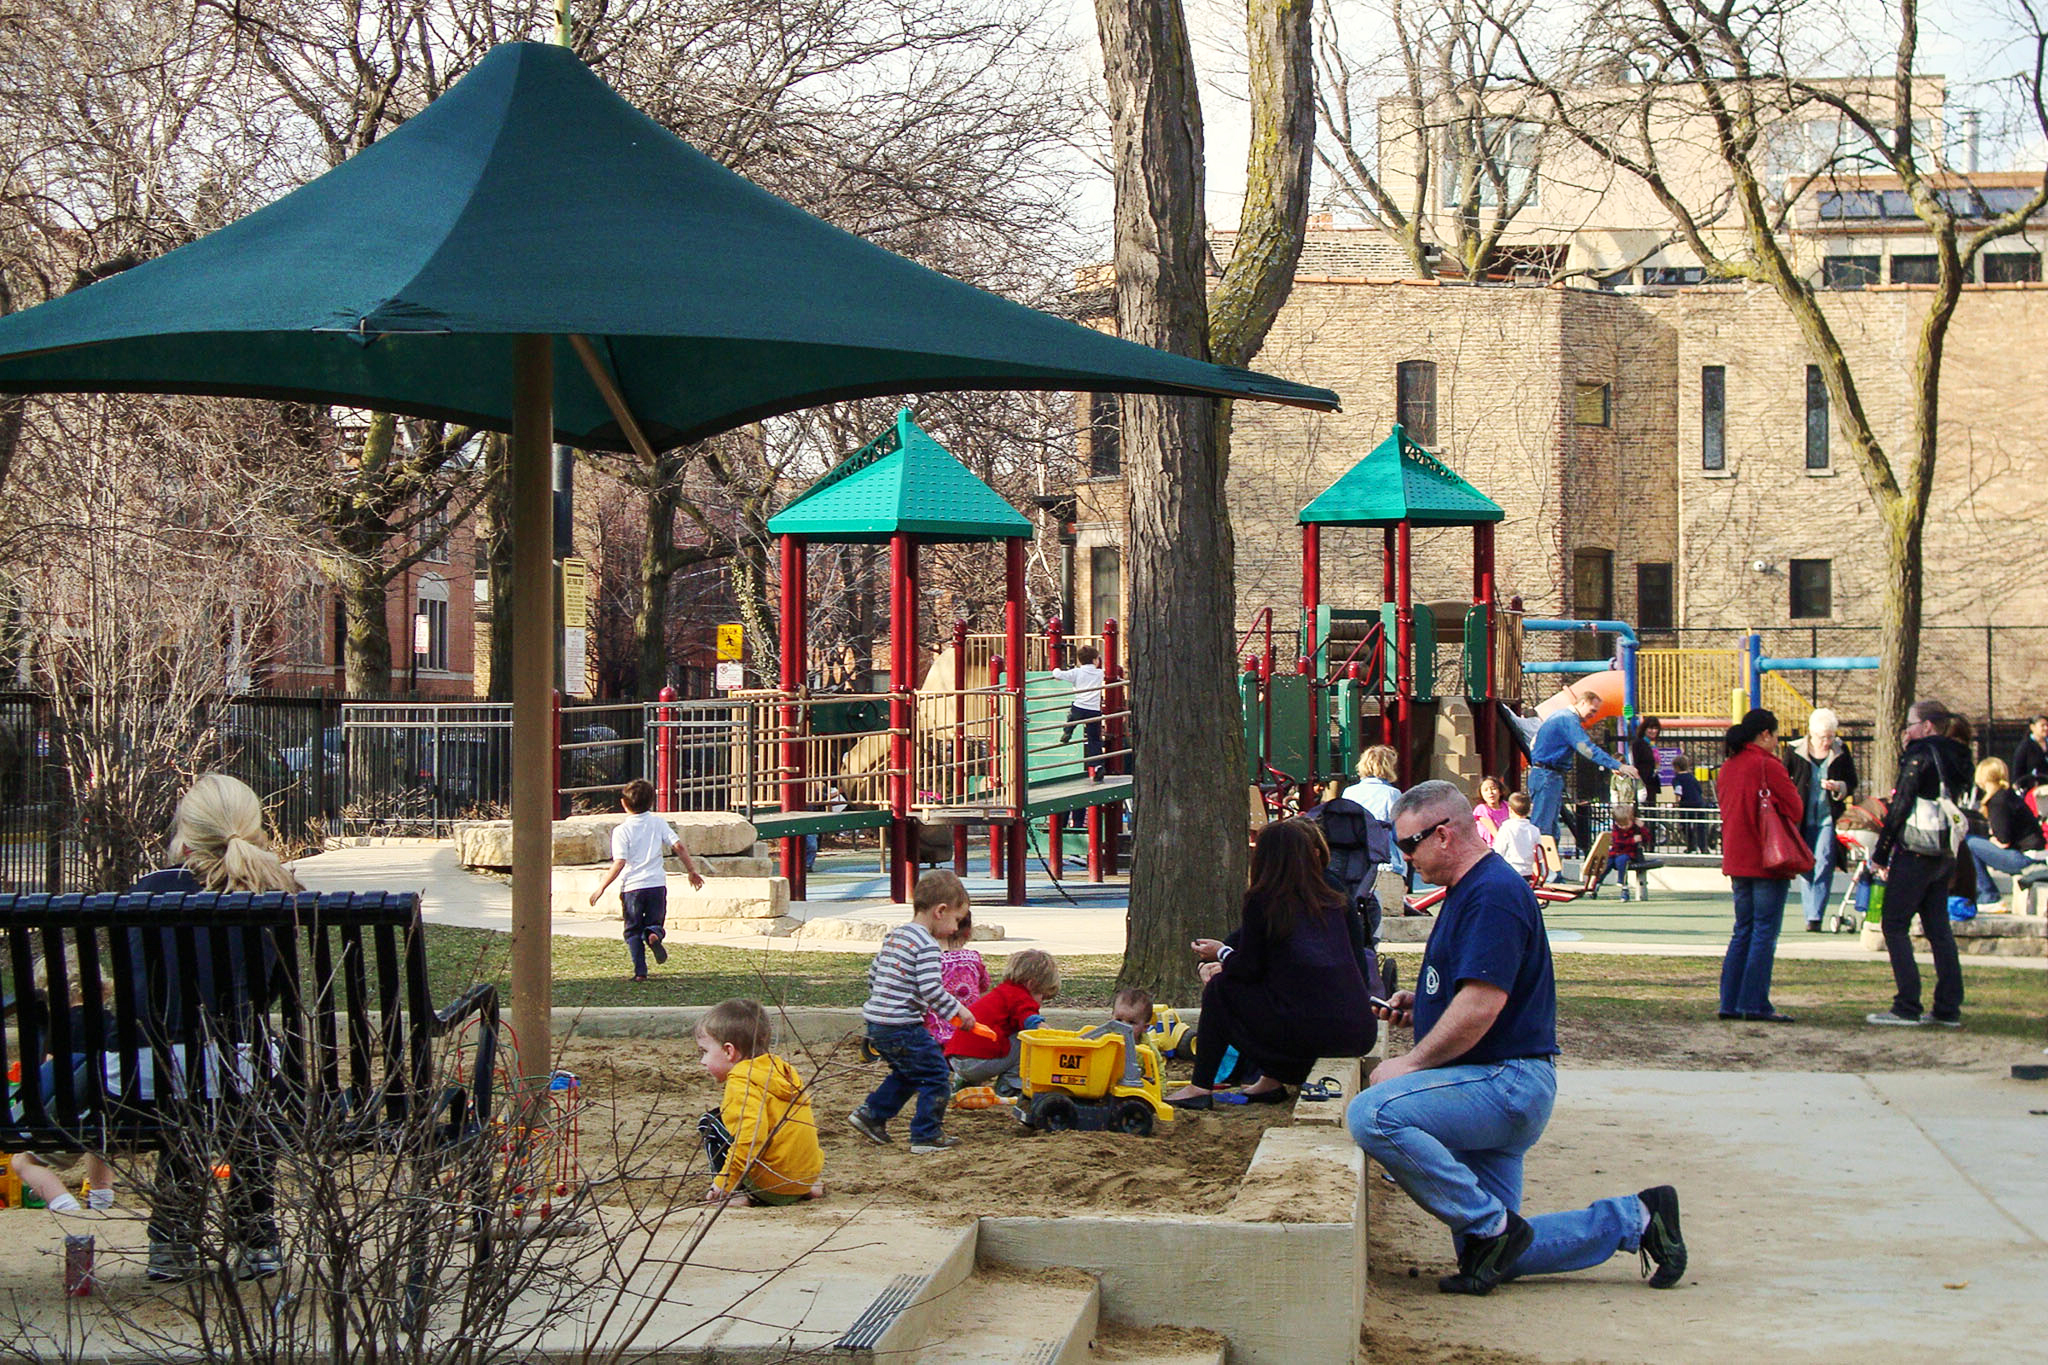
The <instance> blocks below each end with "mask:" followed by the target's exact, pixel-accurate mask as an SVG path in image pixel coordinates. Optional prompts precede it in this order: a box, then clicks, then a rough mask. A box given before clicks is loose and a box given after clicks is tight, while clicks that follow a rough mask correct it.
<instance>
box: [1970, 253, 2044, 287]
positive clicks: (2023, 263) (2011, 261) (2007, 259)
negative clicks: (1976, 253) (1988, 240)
mask: <svg viewBox="0 0 2048 1365" xmlns="http://www.w3.org/2000/svg"><path fill="white" fill-rule="evenodd" d="M2040 282H2041V253H2040V252H2038V251H1995V252H1989V253H1987V254H1986V255H1985V257H1984V283H1986V284H2039V283H2040Z"/></svg>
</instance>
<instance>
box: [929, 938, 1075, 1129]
mask: <svg viewBox="0 0 2048 1365" xmlns="http://www.w3.org/2000/svg"><path fill="white" fill-rule="evenodd" d="M1059 993H1060V966H1059V963H1057V962H1055V961H1053V958H1052V954H1051V953H1047V952H1043V951H1041V950H1040V949H1037V948H1026V949H1025V950H1024V951H1023V952H1021V953H1012V954H1011V955H1010V961H1009V963H1008V964H1007V965H1006V966H1005V967H1004V969H1003V980H1002V984H1001V985H999V986H997V987H996V988H995V989H994V990H992V991H990V992H989V993H988V994H987V995H984V996H982V997H981V998H980V999H978V1000H976V1001H975V1002H974V1003H973V1004H971V1005H969V1006H968V1009H970V1010H971V1011H973V1013H974V1018H975V1020H976V1022H978V1023H982V1024H986V1025H987V1026H988V1027H989V1028H990V1029H992V1030H994V1037H992V1038H984V1037H982V1036H981V1035H980V1034H978V1033H971V1032H968V1031H967V1030H965V1029H963V1030H961V1031H959V1032H957V1033H955V1034H954V1035H953V1036H952V1037H951V1038H949V1039H948V1040H947V1041H946V1061H947V1062H948V1064H950V1065H951V1066H952V1068H953V1084H954V1086H955V1087H956V1088H957V1087H959V1086H968V1085H987V1084H989V1083H990V1082H994V1083H995V1085H996V1088H997V1090H998V1091H1007V1092H1008V1093H1010V1094H1016V1093H1018V1092H1019V1091H1021V1090H1023V1088H1024V1079H1023V1077H1022V1076H1021V1075H1019V1074H1018V1071H1017V1059H1018V1057H1019V1055H1020V1054H1021V1053H1022V1052H1023V1045H1022V1044H1021V1043H1020V1042H1018V1040H1017V1035H1018V1034H1019V1033H1020V1032H1022V1031H1023V1030H1025V1029H1027V1028H1037V1027H1038V1026H1039V1025H1041V1024H1043V1023H1044V1022H1045V1020H1044V1019H1043V1018H1041V1017H1040V1015H1039V1010H1040V1009H1041V1008H1042V1007H1043V1006H1044V1004H1045V1002H1046V1001H1048V1000H1050V999H1052V998H1053V997H1054V996H1056V995H1058V994H1059Z"/></svg>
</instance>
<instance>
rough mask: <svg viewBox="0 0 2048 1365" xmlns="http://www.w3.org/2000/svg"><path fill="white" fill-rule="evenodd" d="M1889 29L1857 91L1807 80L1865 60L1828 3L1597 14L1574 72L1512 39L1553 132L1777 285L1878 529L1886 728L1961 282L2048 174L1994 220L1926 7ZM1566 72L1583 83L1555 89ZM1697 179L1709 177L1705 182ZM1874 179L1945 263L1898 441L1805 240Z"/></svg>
mask: <svg viewBox="0 0 2048 1365" xmlns="http://www.w3.org/2000/svg"><path fill="white" fill-rule="evenodd" d="M2015 14H2016V18H2017V20H2018V22H2019V24H2020V26H2021V32H2022V35H2023V36H2022V38H2021V42H2020V46H2021V48H2022V50H2023V52H2024V58H2023V65H2022V67H2021V69H2020V70H2019V71H2018V72H2017V73H2016V74H2014V75H2013V76H2011V77H2010V79H2009V81H2008V82H2007V85H2008V92H2009V94H2010V95H2011V97H2012V102H2013V104H2014V105H2015V107H2016V108H2017V109H2018V110H2020V111H2021V115H2020V116H2021V118H2022V119H2023V120H2024V127H2025V133H2024V135H2023V136H2025V137H2026V138H2027V139H2028V140H2031V139H2035V138H2039V137H2042V136H2048V104H2044V100H2043V89H2042V77H2043V72H2044V63H2048V22H2044V19H2043V16H2042V13H2041V11H2040V10H2039V9H2038V7H2037V5H2036V3H2035V0H2016V9H2015ZM1886 15H1887V19H1886V25H1885V28H1886V30H1887V32H1886V35H1885V36H1886V38H1888V40H1889V41H1890V42H1891V44H1892V46H1891V51H1890V61H1889V65H1890V70H1889V72H1887V73H1886V74H1882V75H1875V76H1871V77H1868V78H1854V79H1846V80H1845V79H1836V80H1823V79H1819V78H1816V77H1812V76H1809V75H1806V74H1804V73H1806V72H1811V71H1814V70H1816V69H1819V68H1820V64H1821V63H1822V62H1823V61H1832V62H1833V63H1835V64H1836V65H1837V66H1839V65H1841V64H1843V63H1844V62H1845V61H1854V62H1857V63H1858V67H1859V68H1861V66H1862V65H1863V64H1864V62H1866V61H1868V60H1869V59H1868V58H1866V57H1865V56H1864V55H1863V54H1862V53H1861V52H1860V51H1859V49H1858V48H1857V47H1856V46H1855V45H1854V44H1853V43H1850V44H1848V45H1847V46H1846V47H1845V46H1843V45H1842V39H1841V31H1840V27H1839V24H1840V16H1839V15H1838V13H1837V12H1836V11H1834V10H1833V9H1831V8H1828V7H1826V6H1824V5H1823V4H1821V3H1819V0H1738V2H1737V3H1730V4H1726V5H1721V6H1710V5H1704V4H1692V3H1687V4H1673V3H1669V0H1626V2H1625V3H1620V4H1615V5H1608V6H1604V7H1602V8H1601V9H1600V10H1599V11H1597V12H1596V13H1595V14H1594V15H1593V16H1592V17H1591V19H1590V20H1589V22H1588V24H1587V26H1586V28H1585V29H1584V32H1583V37H1582V38H1580V39H1579V40H1576V41H1575V42H1574V44H1573V45H1572V46H1571V47H1570V48H1569V49H1568V52H1567V56H1568V57H1569V61H1564V62H1561V61H1559V60H1558V58H1557V55H1556V54H1554V53H1546V52H1544V51H1543V50H1542V49H1541V47H1540V45H1539V41H1538V38H1537V36H1536V32H1535V31H1533V30H1532V29H1530V28H1528V27H1524V28H1519V29H1515V30H1509V31H1508V36H1509V40H1510V44H1511V46H1512V50H1513V52H1514V56H1515V59H1516V62H1517V65H1518V67H1519V70H1518V73H1517V74H1518V77H1519V79H1520V80H1521V81H1522V83H1523V84H1525V85H1526V86H1527V88H1528V89H1529V90H1531V91H1532V92H1533V93H1534V94H1536V95H1537V96H1539V97H1540V98H1541V100H1542V102H1543V108H1544V110H1545V115H1546V118H1547V119H1548V121H1549V122H1551V123H1552V124H1553V125H1554V126H1555V127H1557V128H1559V129H1560V130H1562V131H1563V132H1564V133H1565V134H1567V135H1568V136H1570V137H1571V138H1572V139H1573V140H1574V141H1575V142H1576V143H1577V144H1578V145H1579V146H1581V147H1583V148H1585V149H1586V150H1587V151H1589V152H1591V153H1592V154H1593V155H1594V156H1596V157H1598V158H1599V159H1600V160H1601V161H1603V162H1605V163H1607V164H1609V165H1611V166H1614V167H1616V168H1617V169H1619V170H1622V171H1625V172H1627V173H1628V174H1629V175H1630V176H1632V177H1634V179H1635V180H1637V181H1638V182H1640V183H1641V184H1642V185H1644V186H1645V187H1647V189H1648V190H1649V192H1650V194H1651V195H1652V196H1653V197H1654V198H1655V200H1656V202H1657V203H1658V204H1659V205H1660V206H1661V207H1662V208H1663V210H1664V211H1665V212H1666V213H1667V214H1668V215H1669V217H1670V220H1671V223H1672V225H1673V230H1674V231H1675V232H1676V233H1677V235H1678V236H1679V238H1680V239H1681V240H1682V241H1683V242H1684V243H1685V244H1686V245H1687V246H1688V247H1689V248H1690V249H1691V250H1692V252H1693V253H1694V255H1695V256H1697V258H1698V259H1699V261H1700V262H1701V264H1702V265H1704V266H1705V267H1706V270H1707V273H1708V274H1709V276H1711V277H1713V278H1718V279H1726V280H1751V281H1754V282H1756V283H1757V284H1759V285H1762V286H1764V287H1765V288H1768V289H1769V290H1770V291H1771V292H1772V293H1774V294H1775V295H1776V296H1777V297H1778V299H1779V300H1780V301H1781V302H1782V303H1783V304H1784V306H1785V309H1786V311H1787V313H1788V314H1789V315H1790V317H1791V318H1792V320H1793V322H1794V323H1795V324H1796V325H1797V327H1798V329H1799V332H1800V335H1801V337H1802V338H1803V339H1804V341H1805V343H1806V350H1807V354H1808V357H1809V359H1810V360H1811V361H1812V363H1813V364H1814V366H1815V367H1816V368H1818V370H1819V371H1820V375H1821V378H1822V381H1823V383H1824V384H1825V385H1826V387H1827V392H1828V398H1829V403H1830V407H1831V408H1832V411H1833V415H1834V420H1835V423H1836V425H1837V427H1838V428H1839V429H1840V431H1841V433H1842V435H1843V437H1844V438H1845V439H1846V440H1847V442H1848V444H1849V447H1850V449H1851V450H1852V451H1853V452H1854V454H1855V457H1856V463H1857V467H1858V469H1859V470H1860V471H1861V473H1862V475H1863V480H1864V484H1865V486H1866V488H1867V489H1868V490H1869V493H1870V498H1871V502H1872V504H1873V505H1874V506H1875V507H1876V509H1877V512H1878V514H1879V517H1880V519H1881V521H1882V524H1883V528H1884V529H1883V545H1884V555H1885V566H1886V571H1885V589H1884V594H1883V599H1882V602H1881V604H1880V609H1879V619H1880V624H1881V634H1882V637H1883V647H1882V652H1881V654H1880V661H1881V662H1880V667H1879V672H1878V698H1877V718H1878V723H1879V726H1880V729H1883V728H1884V727H1886V726H1888V725H1891V724H1894V723H1896V722H1899V721H1901V720H1903V718H1904V715H1905V710H1906V706H1907V705H1908V703H1910V702H1911V701H1912V700H1913V695H1914V692H1915V689H1916V686H1917V682H1918V671H1919V649H1920V629H1921V616H1922V609H1923V604H1924V596H1925V582H1924V578H1923V569H1922V557H1921V551H1922V542H1923V538H1924V535H1925V531H1926V522H1927V510H1928V505H1929V499H1930V495H1931V494H1932V492H1933V488H1934V481H1935V472H1936V465H1937V456H1938V454H1939V441H1938V435H1939V429H1940V415H1941V403H1940V399H1941V367H1942V355H1943V349H1944V346H1945V344H1946V342H1947V339H1948V334H1949V328H1950V324H1951V322H1952V321H1953V319H1954V317H1955V311H1956V308H1957V305H1958V303H1959V302H1960V300H1961V297H1962V286H1963V284H1964V283H1965V282H1966V281H1967V280H1970V279H1973V278H1974V277H1975V270H1976V264H1977V258H1978V257H1979V256H1980V255H1982V254H1983V252H1984V250H1985V248H1986V247H1988V246H1990V245H1991V244H1992V243H1993V242H1996V241H1999V240H2001V239H2004V238H2007V237H2011V236H2014V235H2016V234H2018V233H2020V232H2022V231H2024V230H2025V229H2026V226H2027V224H2028V221H2029V220H2030V219H2032V218H2034V217H2035V216H2036V215H2037V214H2039V213H2040V212H2041V210H2042V208H2043V206H2044V205H2048V167H2044V168H2043V170H2042V174H2041V180H2040V183H2039V184H2038V185H2036V186H2034V187H2033V188H2032V189H2031V190H2030V191H2028V192H2026V193H2025V194H2024V195H2023V196H2022V197H2020V198H2019V199H2018V201H2017V202H2012V203H2004V204H2000V205H1998V206H1996V207H1993V206H1992V205H1991V204H1990V203H1988V202H1987V200H1986V199H1985V198H1984V196H1982V195H1981V194H1980V193H1979V192H1978V191H1977V189H1976V188H1975V187H1974V186H1972V185H1971V183H1970V180H1969V176H1968V173H1967V168H1966V167H1965V166H1962V165H1959V164H1957V161H1956V160H1953V159H1952V158H1951V157H1950V155H1949V148H1950V147H1951V146H1952V145H1953V144H1950V143H1946V142H1944V140H1943V138H1942V134H1941V131H1940V127H1939V125H1938V124H1937V123H1936V122H1935V121H1934V116H1935V115H1937V114H1938V112H1939V111H1938V109H1930V108H1929V107H1928V106H1929V103H1930V102H1931V100H1932V99H1933V96H1934V90H1933V87H1932V81H1931V80H1930V78H1929V77H1928V76H1927V74H1926V73H1925V72H1924V71H1923V69H1922V62H1921V51H1920V40H1921V32H1922V18H1921V14H1920V8H1919V5H1918V3H1917V0H1897V3H1896V4H1894V5H1892V6H1890V7H1889V8H1888V10H1887V11H1886ZM1869 64H1870V65H1876V62H1874V61H1870V62H1869ZM1558 70H1564V71H1567V72H1569V73H1571V74H1570V75H1568V76H1564V77H1560V76H1556V75H1553V74H1550V73H1552V72H1556V71H1558ZM1623 78H1625V79H1623ZM1701 163H1704V164H1705V165H1707V166H1710V167H1711V168H1712V170H1713V171H1714V172H1715V173H1713V174H1707V175H1702V174H1700V173H1699V169H1700V165H1701ZM1872 173H1875V174H1882V175H1888V176H1891V177H1895V178H1896V181H1897V184H1898V185H1899V187H1900V189H1901V190H1902V192H1903V193H1904V195H1905V196H1906V198H1907V201H1908V202H1909V203H1910V205H1911V207H1912V212H1913V216H1914V217H1915V218H1916V219H1917V220H1918V222H1919V227H1920V230H1921V231H1923V232H1924V233H1925V234H1926V236H1927V239H1928V240H1929V242H1930V243H1931V248H1932V252H1933V255H1934V257H1935V262H1936V276H1935V281H1934V288H1933V290H1932V292H1931V293H1930V294H1929V295H1928V297H1927V298H1926V301H1925V305H1924V307H1923V308H1922V309H1921V310H1920V312H1919V315H1918V317H1917V319H1916V321H1915V328H1916V332H1917V336H1916V340H1915V347H1914V352H1913V356H1912V358H1911V360H1910V361H1909V362H1908V365H1909V373H1910V378H1909V380H1908V383H1907V386H1906V387H1907V391H1908V403H1907V407H1908V420H1907V422H1906V431H1905V433H1904V435H1903V437H1902V439H1898V440H1896V441H1894V440H1890V439H1888V438H1887V436H1886V435H1885V434H1884V433H1882V432H1881V431H1880V429H1879V425H1878V423H1877V422H1876V421H1875V420H1874V419H1873V418H1872V416H1871V414H1870V412H1869V411H1868V409H1867V408H1866V407H1865V404H1864V398H1863V386H1864V384H1866V383H1868V382H1869V379H1870V378H1871V377H1870V376H1868V375H1859V374H1858V373H1857V371H1856V370H1855V369H1854V367H1853V366H1852V364H1851V362H1850V359H1849V357H1848V356H1847V354H1846V353H1845V351H1844V349H1843V346H1842V343H1841V341H1840V339H1839V337H1838V335H1837V331H1836V326H1835V320H1834V319H1833V318H1832V317H1831V315H1830V313H1831V310H1830V308H1829V306H1828V304H1827V302H1826V299H1827V295H1826V293H1825V291H1824V290H1823V289H1822V288H1820V287H1818V284H1817V281H1816V279H1815V271H1814V268H1813V264H1812V262H1810V261H1809V260H1807V259H1806V258H1805V257H1804V256H1803V255H1802V253H1801V251H1800V245H1799V242H1798V240H1797V229H1798V227H1799V225H1800V224H1799V220H1798V218H1797V217H1796V214H1797V213H1798V212H1799V211H1800V210H1801V209H1802V207H1804V206H1805V205H1806V204H1807V203H1809V202H1810V196H1809V192H1810V191H1814V190H1815V189H1816V188H1817V187H1821V186H1825V185H1828V184H1833V183H1836V182H1837V181H1838V180H1840V179H1842V178H1847V179H1849V180H1850V181H1851V183H1860V182H1859V181H1858V177H1860V176H1862V175H1866V174H1872ZM1887 761H1888V760H1887ZM1888 775H1889V774H1888V773H1880V777H1881V778H1883V777H1886V776H1888Z"/></svg>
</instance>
